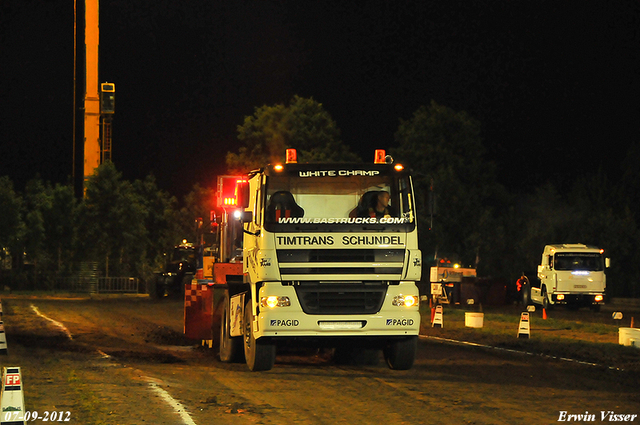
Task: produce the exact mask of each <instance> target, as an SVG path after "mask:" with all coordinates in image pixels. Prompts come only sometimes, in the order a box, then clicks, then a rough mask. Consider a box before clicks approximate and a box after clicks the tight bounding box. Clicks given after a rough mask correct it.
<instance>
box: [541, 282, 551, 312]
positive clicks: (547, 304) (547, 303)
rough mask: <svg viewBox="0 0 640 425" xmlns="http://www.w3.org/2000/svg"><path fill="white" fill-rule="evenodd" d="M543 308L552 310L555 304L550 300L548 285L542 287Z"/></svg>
mask: <svg viewBox="0 0 640 425" xmlns="http://www.w3.org/2000/svg"><path fill="white" fill-rule="evenodd" d="M542 308H544V309H545V310H551V309H552V308H553V304H551V301H549V294H547V288H546V286H545V287H543V288H542Z"/></svg>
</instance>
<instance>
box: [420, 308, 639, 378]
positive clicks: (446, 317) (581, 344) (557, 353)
mask: <svg viewBox="0 0 640 425" xmlns="http://www.w3.org/2000/svg"><path fill="white" fill-rule="evenodd" d="M480 310H481V307H480V306H466V307H460V306H448V305H445V306H444V307H443V311H444V313H443V324H444V326H443V327H442V328H440V327H436V328H434V327H432V326H431V310H430V309H429V308H428V306H426V308H425V307H422V311H421V313H422V323H421V332H420V333H421V334H422V335H427V336H432V337H440V338H446V339H452V340H456V341H465V342H473V343H477V344H483V345H488V346H491V347H499V348H508V349H514V350H519V351H525V352H529V353H534V354H541V355H548V356H554V357H562V358H570V359H574V360H579V361H583V362H588V363H595V364H598V365H602V366H605V367H612V368H621V369H625V370H634V371H640V350H638V349H637V348H634V347H625V346H622V345H620V344H619V343H618V328H619V327H621V326H626V325H625V324H621V323H617V322H615V321H614V320H613V319H611V318H609V317H607V316H606V314H594V313H592V312H589V311H580V312H571V311H565V310H554V311H552V312H549V313H548V314H547V316H548V317H547V319H543V317H542V312H541V311H536V312H532V313H530V338H518V329H519V323H520V310H519V309H517V308H515V307H514V308H504V307H503V308H500V309H485V311H483V313H484V323H483V327H482V328H470V327H466V326H465V313H466V312H470V311H473V312H478V311H480Z"/></svg>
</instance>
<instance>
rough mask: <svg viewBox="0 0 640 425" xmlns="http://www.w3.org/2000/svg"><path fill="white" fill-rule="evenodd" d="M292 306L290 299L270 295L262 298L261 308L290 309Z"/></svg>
mask: <svg viewBox="0 0 640 425" xmlns="http://www.w3.org/2000/svg"><path fill="white" fill-rule="evenodd" d="M290 305H291V300H290V299H289V297H278V296H276V295H269V296H268V297H262V298H260V306H261V307H269V308H276V307H289V306H290Z"/></svg>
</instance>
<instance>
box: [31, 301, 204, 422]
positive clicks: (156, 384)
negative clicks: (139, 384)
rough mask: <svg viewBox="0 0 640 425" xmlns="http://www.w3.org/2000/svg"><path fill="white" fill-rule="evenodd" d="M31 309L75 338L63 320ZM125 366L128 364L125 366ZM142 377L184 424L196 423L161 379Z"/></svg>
mask: <svg viewBox="0 0 640 425" xmlns="http://www.w3.org/2000/svg"><path fill="white" fill-rule="evenodd" d="M30 308H31V310H32V311H33V312H34V313H35V314H36V315H37V316H39V317H41V318H42V319H44V320H46V321H48V322H50V323H51V324H53V325H54V327H55V328H56V329H58V330H59V331H60V332H62V333H63V334H64V335H65V336H66V337H67V338H68V339H69V340H70V341H72V340H73V335H72V334H71V332H70V331H69V329H68V328H67V327H66V326H65V325H64V324H63V323H61V322H59V321H57V320H55V319H53V318H51V317H49V316H47V315H45V314H43V313H41V312H40V310H39V309H38V307H36V306H35V305H34V304H31V305H30ZM95 350H96V353H97V354H99V355H100V357H101V358H102V359H112V357H111V356H109V355H108V354H106V353H104V352H103V351H102V350H100V349H98V348H95ZM124 367H125V368H126V367H127V366H124ZM129 369H131V371H134V369H133V368H129ZM140 378H142V379H143V380H145V381H147V382H148V385H149V388H150V390H151V391H152V392H155V393H156V394H157V395H159V397H160V398H161V399H162V400H163V401H164V402H165V403H166V404H167V405H168V406H169V407H170V408H172V409H173V411H174V412H175V413H176V414H177V415H178V416H179V418H180V420H181V421H182V423H183V424H184V425H196V423H195V422H194V421H193V419H192V418H191V416H190V415H189V413H187V409H186V408H185V407H184V406H183V405H182V403H180V402H179V401H178V400H176V399H174V398H173V397H172V396H171V394H169V393H168V392H167V391H165V390H164V389H163V388H162V387H161V384H162V381H161V380H159V379H155V378H151V377H148V376H141V377H140Z"/></svg>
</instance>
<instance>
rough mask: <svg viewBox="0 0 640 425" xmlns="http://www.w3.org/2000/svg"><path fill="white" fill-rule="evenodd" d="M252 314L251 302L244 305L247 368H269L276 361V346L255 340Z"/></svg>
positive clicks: (254, 369) (255, 370)
mask: <svg viewBox="0 0 640 425" xmlns="http://www.w3.org/2000/svg"><path fill="white" fill-rule="evenodd" d="M252 319H253V315H252V313H251V302H248V303H247V305H246V306H245V307H244V323H243V325H244V357H245V359H246V361H247V366H249V369H250V370H252V371H254V372H258V371H261V370H270V369H271V368H272V367H273V364H274V363H275V361H276V346H275V345H274V344H271V343H268V342H265V341H262V340H256V339H255V336H254V334H253V325H252V322H253V320H252Z"/></svg>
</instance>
